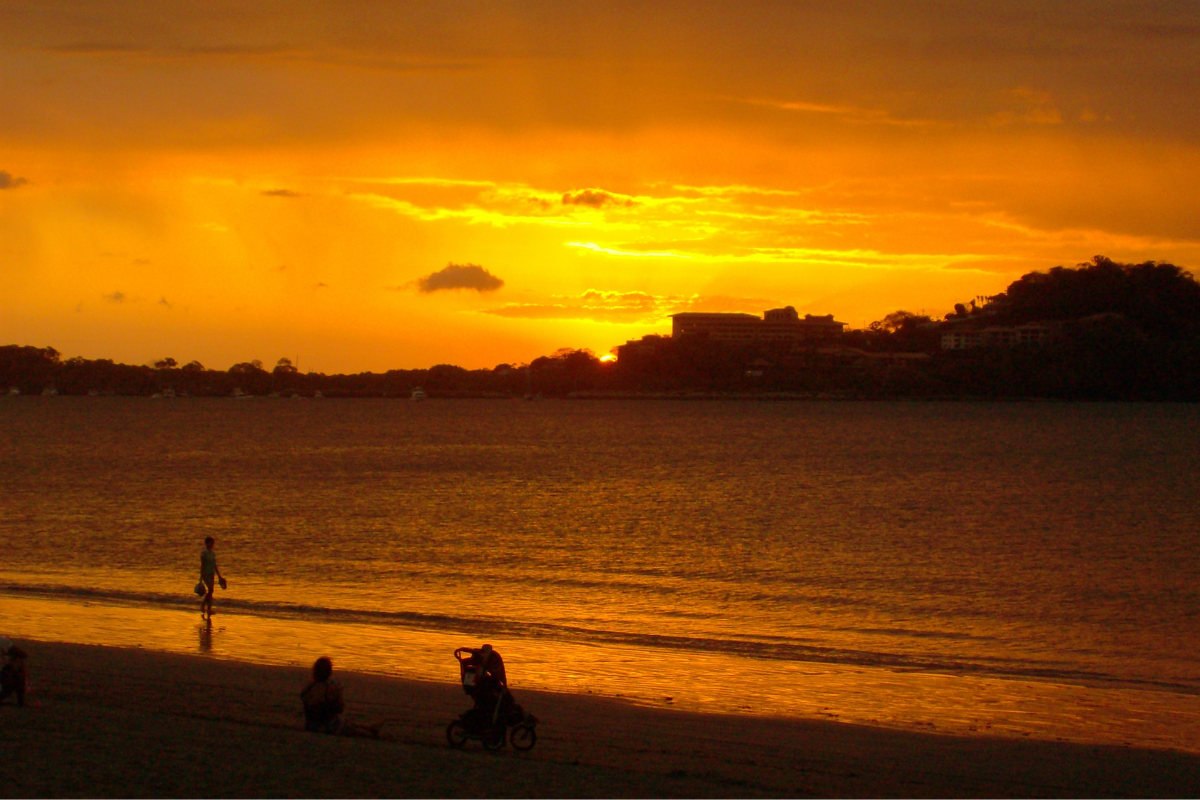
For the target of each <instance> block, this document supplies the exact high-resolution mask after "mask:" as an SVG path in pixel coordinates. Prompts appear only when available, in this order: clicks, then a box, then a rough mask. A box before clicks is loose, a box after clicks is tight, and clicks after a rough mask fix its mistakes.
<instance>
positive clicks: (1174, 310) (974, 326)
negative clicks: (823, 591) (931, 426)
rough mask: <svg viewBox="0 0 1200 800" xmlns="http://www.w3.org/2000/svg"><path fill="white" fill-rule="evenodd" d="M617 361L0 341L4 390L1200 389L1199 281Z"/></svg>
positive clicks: (1105, 279)
mask: <svg viewBox="0 0 1200 800" xmlns="http://www.w3.org/2000/svg"><path fill="white" fill-rule="evenodd" d="M1022 325H1025V326H1029V325H1033V326H1037V327H1039V329H1041V330H1044V331H1045V332H1047V333H1048V334H1049V335H1046V336H1044V337H1043V338H1042V339H1041V340H1039V341H1038V342H1036V343H1014V342H1008V343H1004V344H995V343H993V344H990V345H985V346H971V347H963V348H958V349H954V348H947V347H946V341H945V334H947V333H954V332H955V331H959V332H963V331H968V332H975V333H979V332H981V331H982V332H986V331H988V330H994V331H995V330H1005V329H1008V330H1011V329H1013V328H1015V327H1016V326H1022ZM643 344H645V345H649V346H643V347H640V348H636V349H632V350H630V351H629V352H628V353H622V357H621V358H620V359H618V360H617V361H615V362H614V361H606V360H601V359H599V358H597V357H596V355H595V354H594V353H592V352H591V351H590V350H580V349H572V348H564V349H561V350H559V351H557V352H555V353H553V354H551V355H547V356H542V357H540V358H536V359H534V360H533V361H532V362H530V363H529V364H519V365H516V364H500V365H498V366H496V367H495V368H493V369H477V370H467V369H464V368H462V367H458V366H454V365H450V364H439V365H437V366H434V367H431V368H429V369H394V370H389V371H387V372H383V373H372V372H364V373H358V374H336V375H326V374H323V373H317V372H308V373H301V372H300V371H299V370H297V369H296V367H295V366H294V365H293V364H292V363H291V361H290V360H289V359H286V358H281V359H279V361H278V362H277V363H276V364H275V366H274V367H273V368H271V369H268V368H267V367H265V366H264V365H263V364H262V362H260V361H257V360H255V361H248V362H242V363H238V364H234V365H233V366H232V367H230V368H229V369H228V370H213V369H208V368H206V367H204V366H203V365H202V364H200V363H199V362H197V361H192V362H189V363H186V364H182V365H181V364H179V363H178V362H177V361H176V360H175V359H174V358H163V359H161V360H160V361H157V362H155V363H154V364H147V365H128V364H117V363H114V362H113V361H111V360H109V359H95V360H88V359H84V358H81V357H75V358H69V359H65V360H64V359H62V358H61V355H60V354H59V352H58V351H57V350H55V349H54V348H52V347H42V348H39V347H32V346H19V345H10V346H7V347H0V392H9V393H18V392H19V393H20V394H42V393H55V394H64V395H89V394H90V395H124V396H153V395H164V394H165V395H172V394H173V395H175V396H183V395H188V396H209V397H225V396H275V395H277V396H280V397H314V396H323V397H409V396H411V394H412V392H413V391H414V389H416V388H418V387H421V388H422V389H423V390H424V391H425V393H427V395H428V396H430V397H511V396H536V395H545V396H575V397H596V396H625V397H638V396H700V397H704V396H731V395H737V396H742V395H746V396H760V397H845V398H966V397H971V398H995V399H1001V398H1054V399H1069V400H1183V401H1197V400H1200V283H1197V281H1196V279H1195V278H1194V277H1193V276H1192V275H1191V274H1190V273H1189V272H1187V271H1185V270H1183V269H1181V268H1180V267H1178V266H1175V265H1174V264H1168V263H1159V262H1153V261H1148V262H1144V263H1140V264H1123V263H1118V262H1114V261H1112V260H1111V259H1108V258H1106V257H1103V256H1096V257H1095V258H1093V259H1092V260H1091V261H1090V262H1087V263H1084V264H1080V265H1078V266H1076V267H1074V268H1070V267H1055V268H1053V269H1051V270H1049V271H1047V272H1031V273H1028V274H1026V275H1024V276H1023V277H1021V278H1020V279H1019V280H1017V281H1015V282H1013V283H1012V284H1010V285H1009V287H1008V288H1007V290H1006V291H1005V292H1003V293H1001V294H999V295H995V296H992V297H987V298H982V297H981V298H977V299H976V300H973V301H971V303H970V304H969V305H967V304H961V303H960V304H958V305H956V306H955V310H954V311H953V312H951V313H949V314H947V315H946V316H945V317H944V318H943V319H942V320H935V319H932V318H930V317H928V316H922V315H917V314H912V313H909V312H907V311H902V310H901V311H896V312H894V313H892V314H889V315H887V316H886V317H885V318H884V319H882V320H879V321H877V322H874V323H871V324H870V325H869V326H868V327H867V328H865V329H863V330H852V331H847V332H846V333H844V334H843V335H842V336H841V338H840V340H838V341H836V342H823V343H820V344H809V345H805V344H802V343H795V342H757V343H756V342H747V343H742V342H739V343H731V342H722V341H709V340H707V339H705V338H695V337H694V338H683V339H679V340H673V339H671V337H647V338H646V339H644V340H643Z"/></svg>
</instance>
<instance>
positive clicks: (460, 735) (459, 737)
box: [446, 720, 470, 748]
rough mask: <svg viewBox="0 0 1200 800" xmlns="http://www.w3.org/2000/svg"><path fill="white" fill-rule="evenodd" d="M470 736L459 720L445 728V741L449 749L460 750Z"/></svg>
mask: <svg viewBox="0 0 1200 800" xmlns="http://www.w3.org/2000/svg"><path fill="white" fill-rule="evenodd" d="M469 736H470V734H468V733H467V726H466V725H463V724H462V722H460V721H459V720H454V722H451V723H450V724H449V725H447V726H446V741H447V742H449V743H450V746H451V747H459V748H461V747H462V746H463V745H465V744H466V743H467V739H468V737H469Z"/></svg>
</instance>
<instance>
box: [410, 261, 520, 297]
mask: <svg viewBox="0 0 1200 800" xmlns="http://www.w3.org/2000/svg"><path fill="white" fill-rule="evenodd" d="M503 285H504V281H503V280H501V279H500V278H498V277H496V276H495V275H493V274H492V273H490V272H488V271H487V270H486V269H484V268H483V267H481V266H479V265H477V264H447V265H446V268H445V269H440V270H438V271H437V272H434V273H431V274H429V275H426V276H425V277H424V278H419V279H418V280H417V291H419V292H421V293H422V294H429V293H430V292H440V291H445V290H447V289H456V290H457V289H474V290H475V291H477V292H494V291H496V290H497V289H499V288H500V287H501V286H503Z"/></svg>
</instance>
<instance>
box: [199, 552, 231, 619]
mask: <svg viewBox="0 0 1200 800" xmlns="http://www.w3.org/2000/svg"><path fill="white" fill-rule="evenodd" d="M216 543H217V540H216V539H214V538H213V537H211V536H207V537H205V539H204V549H203V550H201V551H200V582H201V583H203V584H204V588H205V589H207V591H206V592H205V593H204V599H203V600H201V601H200V616H202V617H203V616H204V612H205V609H207V610H208V617H207V618H208V619H212V602H213V589H214V584H215V583H216V581H217V580H220V581H221V588H222V589H224V588H225V577H224V576H223V575H221V570H220V569H219V568H218V567H217V554H216V553H215V552H213V547H214V546H215V545H216Z"/></svg>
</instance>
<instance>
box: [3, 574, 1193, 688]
mask: <svg viewBox="0 0 1200 800" xmlns="http://www.w3.org/2000/svg"><path fill="white" fill-rule="evenodd" d="M3 594H9V595H16V596H22V597H34V598H42V599H53V600H62V601H71V600H76V601H85V602H86V601H93V602H101V603H111V604H118V605H137V606H150V607H157V608H177V609H187V610H189V611H190V610H192V609H193V608H194V607H195V605H196V602H197V600H196V599H195V598H194V597H188V596H180V595H176V594H166V593H157V592H130V591H122V590H119V589H97V588H90V587H76V586H60V585H42V584H24V583H0V595H3ZM221 606H222V608H223V609H226V612H227V613H228V612H229V611H231V610H232V611H236V612H240V613H243V614H247V615H252V616H264V617H290V618H303V619H307V620H316V621H321V622H332V623H339V622H340V623H354V624H365V625H380V626H383V625H393V626H401V627H405V628H410V629H416V630H428V631H437V632H456V633H465V634H471V635H475V636H480V637H487V636H492V637H500V636H514V637H526V638H535V639H560V640H563V641H571V642H585V643H590V644H595V645H623V646H631V647H645V648H657V649H666V650H681V651H694V652H707V653H717V654H723V655H730V656H739V657H744V658H756V659H767V660H782V661H792V662H810V663H815V664H830V665H839V666H851V667H854V666H857V667H877V668H886V669H894V670H897V671H912V672H936V673H951V674H971V675H974V676H976V677H997V678H1016V679H1025V680H1051V681H1061V682H1069V683H1084V684H1094V685H1113V686H1137V687H1142V688H1151V689H1158V690H1165V691H1173V692H1180V693H1186V694H1200V686H1196V685H1194V684H1192V683H1181V682H1172V681H1162V680H1147V679H1138V678H1129V677H1118V676H1115V675H1111V674H1108V673H1104V672H1100V671H1090V670H1079V669H1063V668H1061V667H1057V666H1053V665H1049V664H1044V663H1037V662H1030V661H1020V660H1016V659H1006V658H999V657H986V656H975V657H971V658H963V659H944V658H937V657H930V656H929V654H923V655H922V656H911V655H905V654H901V653H893V652H886V651H869V650H853V649H843V648H834V647H823V646H818V645H813V644H804V643H801V642H798V641H796V640H785V639H782V638H780V637H775V636H769V635H762V636H755V637H745V638H732V637H691V636H671V635H663V634H650V633H640V632H630V631H618V630H606V629H601V628H588V627H583V626H573V625H555V624H546V623H534V622H524V621H517V620H507V619H500V618H488V617H471V616H457V615H447V614H428V613H421V612H416V611H373V610H365V609H348V608H332V607H328V606H317V605H307V604H293V603H278V602H269V601H255V600H244V599H227V598H223V599H222V601H221ZM875 630H876V632H880V629H875ZM887 632H889V633H897V634H903V635H908V636H917V637H922V636H933V635H938V634H931V633H927V632H921V631H905V630H891V629H889V630H888V631H887ZM947 638H960V637H949V636H948V637H947ZM961 638H965V637H961Z"/></svg>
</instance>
